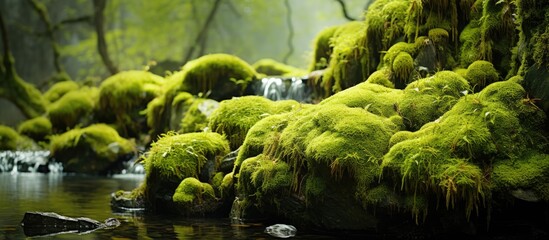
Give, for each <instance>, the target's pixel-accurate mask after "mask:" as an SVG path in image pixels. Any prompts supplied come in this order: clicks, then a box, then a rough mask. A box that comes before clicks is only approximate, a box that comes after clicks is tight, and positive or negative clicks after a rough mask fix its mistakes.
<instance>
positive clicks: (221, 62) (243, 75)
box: [168, 54, 257, 101]
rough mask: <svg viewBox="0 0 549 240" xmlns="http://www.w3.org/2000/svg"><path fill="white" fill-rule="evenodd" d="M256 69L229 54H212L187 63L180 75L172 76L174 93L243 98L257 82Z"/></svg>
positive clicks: (215, 97)
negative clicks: (249, 87)
mask: <svg viewBox="0 0 549 240" xmlns="http://www.w3.org/2000/svg"><path fill="white" fill-rule="evenodd" d="M256 74H257V73H256V72H255V70H254V69H253V68H252V67H251V66H250V65H249V64H248V63H246V62H245V61H244V60H242V59H240V58H238V57H236V56H232V55H228V54H210V55H205V56H202V57H200V58H198V59H196V60H193V61H190V62H188V63H186V64H185V65H184V66H183V68H182V69H181V71H180V72H177V73H175V74H173V75H172V76H171V77H169V82H171V83H170V91H169V92H168V94H172V96H173V94H174V93H177V92H189V93H191V94H193V95H199V93H200V94H201V95H203V96H205V97H208V98H211V99H214V100H216V101H221V100H225V99H230V98H232V97H235V96H242V94H244V90H245V89H246V87H247V86H248V84H249V83H251V82H252V81H253V80H255V79H256Z"/></svg>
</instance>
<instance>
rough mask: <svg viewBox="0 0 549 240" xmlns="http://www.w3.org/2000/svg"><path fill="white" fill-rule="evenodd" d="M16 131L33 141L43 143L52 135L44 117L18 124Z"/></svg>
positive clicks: (49, 123) (48, 123)
mask: <svg viewBox="0 0 549 240" xmlns="http://www.w3.org/2000/svg"><path fill="white" fill-rule="evenodd" d="M17 131H18V132H19V133H20V134H22V135H25V136H28V137H30V138H32V139H33V140H35V141H43V140H45V139H46V136H48V135H50V134H52V124H51V122H50V120H49V119H48V118H46V117H36V118H33V119H29V120H26V121H24V122H22V123H21V124H19V127H18V128H17Z"/></svg>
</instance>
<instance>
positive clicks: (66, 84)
mask: <svg viewBox="0 0 549 240" xmlns="http://www.w3.org/2000/svg"><path fill="white" fill-rule="evenodd" d="M79 88H80V86H79V85H78V83H76V82H74V81H62V82H58V83H56V84H54V85H52V86H51V87H50V88H49V89H48V91H46V92H45V93H44V98H46V100H48V101H49V102H50V103H52V102H55V101H57V100H58V99H59V98H61V97H62V96H63V95H65V94H66V93H68V92H70V91H75V90H78V89H79Z"/></svg>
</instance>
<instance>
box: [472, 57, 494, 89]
mask: <svg viewBox="0 0 549 240" xmlns="http://www.w3.org/2000/svg"><path fill="white" fill-rule="evenodd" d="M465 79H467V81H469V84H470V85H471V86H473V87H474V88H475V89H476V90H481V89H483V88H484V87H486V86H488V85H489V84H490V83H493V82H497V81H499V74H498V72H497V71H496V69H495V68H494V65H493V64H492V63H491V62H488V61H483V60H479V61H475V62H473V63H471V65H469V67H468V68H467V73H466V74H465Z"/></svg>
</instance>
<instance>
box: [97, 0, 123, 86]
mask: <svg viewBox="0 0 549 240" xmlns="http://www.w3.org/2000/svg"><path fill="white" fill-rule="evenodd" d="M106 5H107V0H93V10H94V12H93V13H94V22H95V31H96V32H97V50H98V51H99V55H101V60H103V63H104V64H105V66H106V67H107V69H108V70H109V72H110V73H111V74H112V75H114V74H116V73H118V68H117V67H116V66H115V65H114V63H113V62H112V61H111V58H110V57H109V51H108V49H107V41H106V40H105V26H104V25H105V21H104V12H105V6H106Z"/></svg>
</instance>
